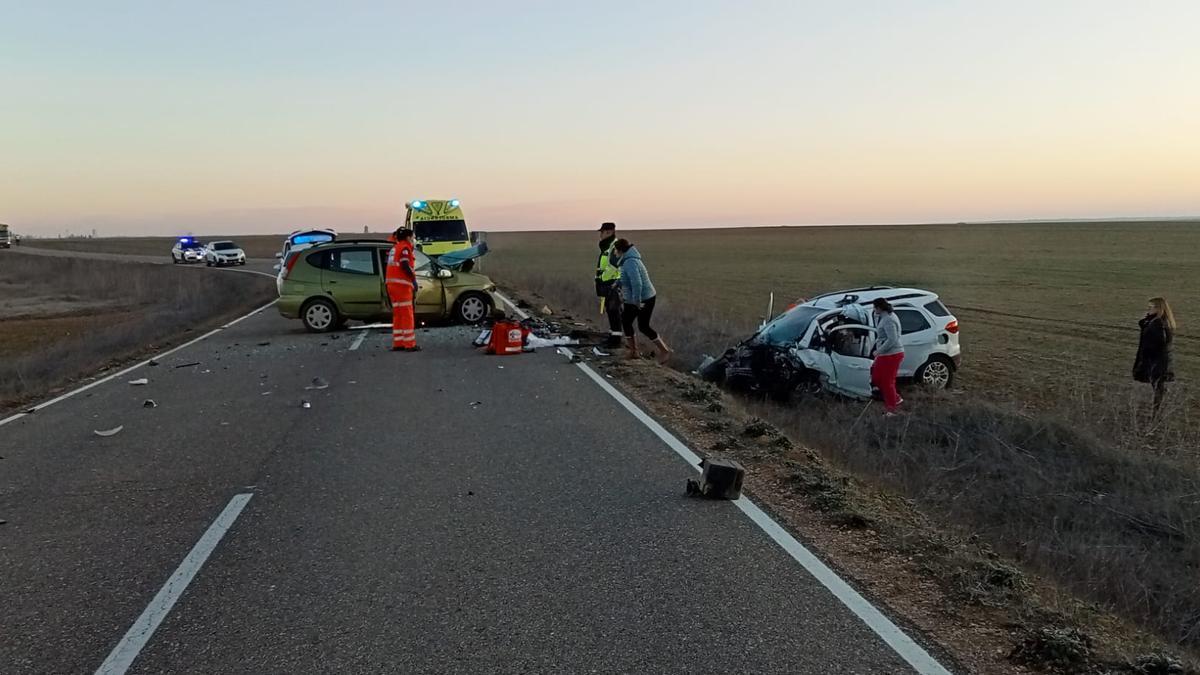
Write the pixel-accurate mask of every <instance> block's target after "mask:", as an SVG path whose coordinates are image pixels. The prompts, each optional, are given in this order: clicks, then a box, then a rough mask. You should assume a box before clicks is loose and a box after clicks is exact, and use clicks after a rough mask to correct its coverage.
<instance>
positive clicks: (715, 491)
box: [687, 459, 746, 499]
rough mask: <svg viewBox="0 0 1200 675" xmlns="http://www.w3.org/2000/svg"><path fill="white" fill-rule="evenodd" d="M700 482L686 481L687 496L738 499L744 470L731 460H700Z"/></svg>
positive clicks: (743, 478)
mask: <svg viewBox="0 0 1200 675" xmlns="http://www.w3.org/2000/svg"><path fill="white" fill-rule="evenodd" d="M700 469H701V474H700V480H696V479H688V482H687V494H688V495H689V496H693V497H707V498H709V499H738V498H739V497H741V496H742V483H743V481H744V480H745V478H746V469H745V468H744V467H743V466H742V465H741V464H738V463H737V462H735V461H733V460H731V459H702V460H700Z"/></svg>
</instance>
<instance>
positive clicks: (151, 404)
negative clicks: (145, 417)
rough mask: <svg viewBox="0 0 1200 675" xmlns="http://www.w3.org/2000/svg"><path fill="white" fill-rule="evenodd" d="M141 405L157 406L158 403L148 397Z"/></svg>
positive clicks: (147, 406)
mask: <svg viewBox="0 0 1200 675" xmlns="http://www.w3.org/2000/svg"><path fill="white" fill-rule="evenodd" d="M142 407H143V408H157V407H158V404H157V403H155V402H154V399H150V398H148V399H146V400H145V401H142Z"/></svg>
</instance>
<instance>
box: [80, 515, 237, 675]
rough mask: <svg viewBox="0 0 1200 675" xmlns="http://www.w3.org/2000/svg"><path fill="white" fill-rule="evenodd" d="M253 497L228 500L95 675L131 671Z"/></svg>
mask: <svg viewBox="0 0 1200 675" xmlns="http://www.w3.org/2000/svg"><path fill="white" fill-rule="evenodd" d="M253 496H254V494H253V493H244V494H239V495H235V496H234V498H233V499H231V500H229V504H228V505H227V506H226V507H225V510H224V511H221V515H219V516H217V519H216V520H214V521H213V523H212V525H209V526H208V530H206V531H205V532H204V535H203V536H201V537H200V540H199V541H197V542H196V545H195V546H193V547H192V550H191V552H189V553H188V554H187V557H186V558H184V559H183V562H181V563H179V567H177V568H176V569H175V573H174V574H172V575H171V576H170V578H168V579H167V582H166V583H165V584H163V586H162V588H160V589H159V590H158V593H157V594H155V596H154V599H153V600H151V601H150V604H149V605H146V609H145V610H143V611H142V615H141V616H139V617H138V619H137V621H134V622H133V625H132V626H130V627H129V630H128V631H126V633H125V636H124V637H122V638H121V641H120V642H118V643H117V646H116V647H113V650H112V652H111V653H109V655H108V658H106V659H104V663H102V664H100V667H99V668H97V669H96V675H122V674H123V673H124V672H125V671H127V670H129V667H130V666H132V665H133V662H134V660H135V659H136V658H137V657H138V654H140V653H141V652H142V649H143V648H144V647H145V646H146V644H147V643H148V642H149V641H150V637H151V636H152V635H154V631H155V630H156V629H157V628H158V626H159V624H161V623H162V622H163V619H165V618H166V617H167V614H169V613H170V612H171V608H172V607H174V606H175V602H176V601H178V600H179V598H180V596H182V595H183V592H184V590H186V589H187V587H188V584H190V583H191V582H192V579H194V578H195V577H196V573H197V572H199V571H200V568H201V567H203V566H204V562H205V561H206V560H208V556H209V555H211V554H212V552H213V550H214V549H215V548H216V547H217V544H219V543H220V542H221V538H222V537H224V536H225V533H226V532H228V531H229V528H230V527H231V526H233V522H234V521H235V520H237V517H238V516H239V515H241V513H242V509H244V508H246V504H247V503H248V502H249V501H250V498H251V497H253Z"/></svg>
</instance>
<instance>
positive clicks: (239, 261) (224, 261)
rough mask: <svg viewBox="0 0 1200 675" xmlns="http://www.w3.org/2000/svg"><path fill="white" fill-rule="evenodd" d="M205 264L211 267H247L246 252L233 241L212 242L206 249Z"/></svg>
mask: <svg viewBox="0 0 1200 675" xmlns="http://www.w3.org/2000/svg"><path fill="white" fill-rule="evenodd" d="M204 263H205V264H206V265H208V266H209V267H212V266H214V265H215V266H217V267H220V266H222V265H245V264H246V252H245V251H243V250H242V247H240V246H238V245H237V244H235V243H233V242H232V241H212V242H209V243H208V246H206V247H205V255H204Z"/></svg>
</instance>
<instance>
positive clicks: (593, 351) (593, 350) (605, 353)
mask: <svg viewBox="0 0 1200 675" xmlns="http://www.w3.org/2000/svg"><path fill="white" fill-rule="evenodd" d="M592 353H593V354H595V355H596V356H599V357H605V356H612V354H610V353H608V352H602V351H600V348H599V347H592Z"/></svg>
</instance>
